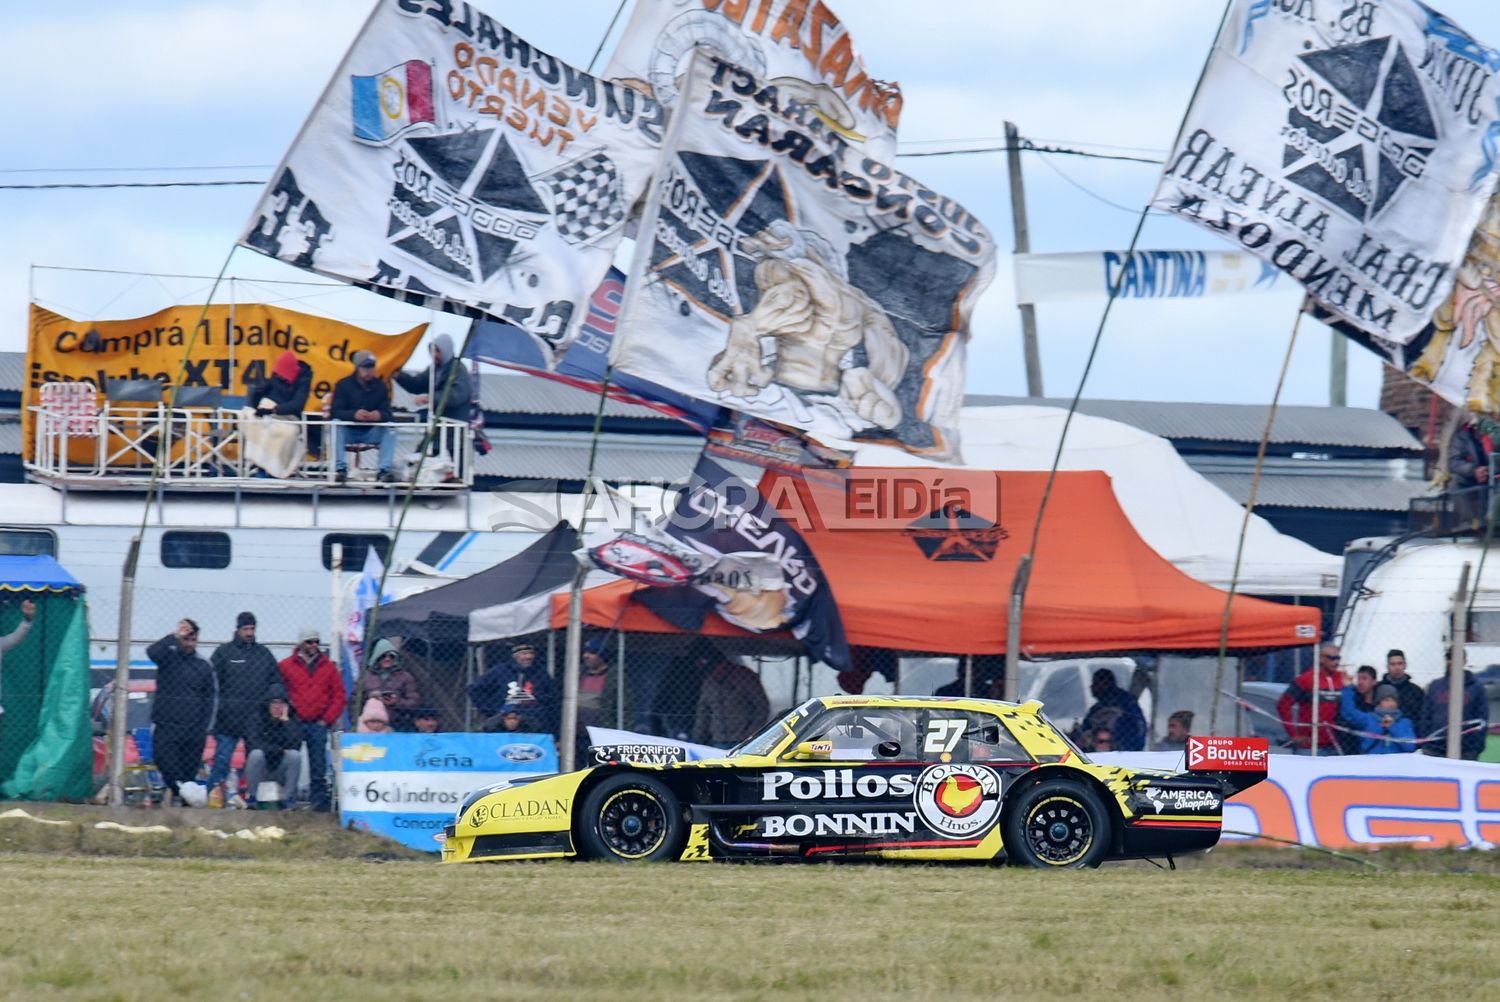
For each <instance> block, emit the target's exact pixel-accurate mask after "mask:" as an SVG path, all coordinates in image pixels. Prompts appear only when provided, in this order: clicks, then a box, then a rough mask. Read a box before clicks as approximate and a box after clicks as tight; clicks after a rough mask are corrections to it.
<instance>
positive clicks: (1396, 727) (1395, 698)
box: [1339, 685, 1417, 755]
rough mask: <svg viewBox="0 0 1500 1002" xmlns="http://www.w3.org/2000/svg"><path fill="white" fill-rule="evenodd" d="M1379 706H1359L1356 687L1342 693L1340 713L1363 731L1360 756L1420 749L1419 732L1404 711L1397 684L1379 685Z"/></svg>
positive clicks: (1377, 690)
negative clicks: (1367, 707) (1418, 747)
mask: <svg viewBox="0 0 1500 1002" xmlns="http://www.w3.org/2000/svg"><path fill="white" fill-rule="evenodd" d="M1374 697H1375V708H1374V709H1373V710H1366V709H1364V708H1363V707H1361V706H1360V705H1359V694H1358V693H1357V692H1355V690H1354V687H1353V686H1348V685H1346V686H1344V689H1343V691H1342V692H1340V693H1339V716H1340V717H1341V718H1342V719H1343V720H1345V721H1347V722H1348V723H1349V724H1350V725H1352V726H1353V727H1355V728H1356V729H1357V730H1358V731H1359V732H1360V733H1359V734H1358V735H1357V737H1358V739H1359V747H1358V748H1357V749H1356V750H1355V751H1354V752H1353V754H1356V755H1395V754H1400V753H1403V752H1414V751H1416V750H1417V740H1416V738H1417V732H1416V729H1415V728H1414V727H1413V726H1412V722H1411V721H1410V720H1408V719H1407V718H1406V715H1405V714H1403V713H1402V712H1401V697H1400V696H1399V695H1398V694H1397V693H1396V687H1395V686H1393V685H1380V686H1377V687H1376V688H1375V692H1374Z"/></svg>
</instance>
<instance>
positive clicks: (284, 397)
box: [245, 351, 323, 472]
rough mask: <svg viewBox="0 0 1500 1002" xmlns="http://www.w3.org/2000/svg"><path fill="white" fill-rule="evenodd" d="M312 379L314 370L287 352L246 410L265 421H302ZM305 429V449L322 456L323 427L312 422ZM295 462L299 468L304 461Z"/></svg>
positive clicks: (249, 399) (252, 393) (251, 395)
mask: <svg viewBox="0 0 1500 1002" xmlns="http://www.w3.org/2000/svg"><path fill="white" fill-rule="evenodd" d="M312 375H313V371H312V366H311V365H308V364H307V363H306V362H304V361H302V360H300V359H299V358H297V354H296V352H292V351H284V352H282V353H281V354H280V355H278V356H277V357H276V362H275V363H274V364H273V365H272V366H271V377H270V378H269V379H263V380H261V381H260V382H258V383H256V384H254V385H253V386H251V387H250V391H249V392H248V393H246V394H245V406H247V407H251V408H254V410H255V412H256V413H257V414H258V415H260V416H262V417H280V418H286V419H287V420H288V421H301V420H302V414H303V412H304V411H306V410H307V398H308V395H309V393H310V392H311V390H312ZM305 427H306V430H307V442H306V443H305V444H304V448H305V449H306V451H307V452H308V453H310V454H312V455H319V454H320V453H321V452H322V446H323V428H322V425H321V424H318V423H316V422H309V423H308V424H307V425H306V426H305ZM291 458H292V459H293V463H292V464H291V465H292V466H293V467H295V465H296V463H298V462H300V461H301V458H302V457H301V455H300V454H296V455H294V456H292V457H291ZM286 472H290V471H286Z"/></svg>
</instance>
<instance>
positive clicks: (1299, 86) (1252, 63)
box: [1151, 0, 1500, 342]
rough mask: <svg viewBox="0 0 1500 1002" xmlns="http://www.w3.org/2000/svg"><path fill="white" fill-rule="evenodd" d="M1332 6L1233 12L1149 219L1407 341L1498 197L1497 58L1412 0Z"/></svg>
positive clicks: (1235, 8)
mask: <svg viewBox="0 0 1500 1002" xmlns="http://www.w3.org/2000/svg"><path fill="white" fill-rule="evenodd" d="M1325 6H1326V7H1329V8H1330V9H1329V10H1328V11H1327V12H1326V15H1327V16H1326V17H1325V16H1319V17H1316V18H1315V17H1314V15H1313V14H1312V13H1311V12H1312V11H1313V5H1312V4H1310V3H1299V4H1281V3H1275V4H1272V3H1265V2H1257V0H1235V2H1234V3H1233V5H1232V7H1231V8H1230V10H1229V13H1228V16H1227V18H1226V20H1225V23H1224V29H1223V31H1222V32H1221V33H1220V36H1219V38H1218V40H1217V42H1216V43H1215V46H1214V50H1213V53H1212V56H1211V57H1210V60H1209V63H1208V68H1207V72H1206V74H1205V76H1204V78H1203V83H1202V87H1201V89H1200V90H1199V92H1198V95H1197V97H1196V99H1195V100H1194V101H1193V104H1192V107H1191V108H1189V109H1188V114H1187V117H1186V119H1185V120H1184V122H1183V128H1182V132H1181V134H1180V135H1179V136H1178V138H1177V141H1176V143H1175V144H1174V147H1173V149H1172V151H1171V152H1170V153H1169V154H1168V156H1167V161H1166V167H1165V170H1164V171H1163V174H1162V178H1161V182H1160V184H1159V185H1158V187H1157V189H1156V194H1155V196H1154V197H1153V199H1152V203H1151V204H1152V205H1153V206H1155V207H1156V208H1159V209H1162V210H1164V211H1166V212H1169V213H1172V214H1174V215H1177V216H1181V217H1182V218H1184V219H1190V220H1192V221H1194V222H1196V223H1199V224H1200V225H1203V226H1206V227H1209V228H1210V229H1213V230H1216V231H1218V232H1219V233H1220V234H1222V235H1223V236H1224V237H1225V238H1226V239H1228V240H1230V241H1231V242H1233V243H1236V244H1238V245H1239V246H1240V247H1242V248H1243V249H1245V250H1248V251H1250V252H1251V253H1254V254H1256V255H1258V256H1260V257H1262V258H1264V259H1266V260H1267V261H1269V262H1271V263H1272V264H1273V265H1275V266H1276V267H1277V268H1279V269H1280V270H1282V271H1284V272H1286V273H1287V274H1288V275H1290V276H1291V277H1292V278H1294V279H1296V280H1297V281H1298V282H1300V283H1302V285H1303V286H1305V287H1306V288H1307V291H1308V293H1309V294H1310V295H1311V296H1312V297H1313V298H1314V299H1315V300H1317V302H1319V303H1321V304H1323V305H1324V306H1326V307H1327V308H1328V309H1330V310H1332V311H1333V312H1335V313H1337V314H1339V315H1340V316H1342V317H1344V318H1345V319H1347V320H1348V321H1349V322H1351V323H1353V324H1355V325H1356V326H1358V327H1360V328H1361V329H1363V330H1365V331H1368V332H1370V333H1372V334H1376V335H1379V336H1381V337H1384V338H1387V339H1389V340H1392V341H1399V342H1405V341H1408V340H1410V339H1411V338H1412V337H1414V336H1415V335H1416V334H1417V332H1418V331H1420V330H1421V329H1422V328H1423V326H1425V325H1426V323H1427V321H1428V319H1429V317H1430V316H1431V315H1432V313H1433V311H1434V310H1436V309H1437V308H1438V306H1439V305H1441V304H1442V302H1443V299H1444V297H1446V296H1447V295H1448V292H1449V290H1450V289H1451V288H1452V286H1453V278H1454V273H1455V271H1456V270H1457V268H1458V266H1459V262H1460V260H1461V259H1462V257H1463V254H1464V249H1465V247H1467V246H1468V243H1469V235H1470V234H1471V233H1472V232H1473V231H1474V227H1475V224H1476V223H1478V221H1479V215H1480V212H1481V211H1482V210H1483V208H1484V203H1485V200H1486V199H1487V198H1488V197H1489V193H1490V189H1491V187H1492V185H1493V180H1494V177H1493V175H1494V169H1495V160H1496V142H1497V139H1500V119H1497V114H1500V110H1497V104H1496V96H1497V94H1500V82H1497V80H1496V78H1495V73H1496V70H1497V68H1500V53H1497V52H1496V51H1495V50H1494V49H1490V48H1488V47H1486V46H1484V45H1481V44H1480V43H1478V42H1476V41H1475V40H1474V39H1473V38H1470V37H1469V36H1468V35H1466V34H1465V33H1464V32H1463V31H1462V30H1461V29H1460V28H1458V26H1457V25H1455V24H1453V22H1451V21H1449V20H1448V19H1447V18H1445V17H1443V16H1442V15H1440V14H1438V13H1436V12H1435V11H1433V10H1431V9H1430V8H1428V7H1426V6H1425V5H1423V4H1421V3H1419V2H1417V0H1385V2H1383V3H1362V4H1345V5H1343V7H1342V9H1337V8H1338V7H1339V5H1336V4H1335V5H1320V6H1319V7H1318V8H1317V10H1318V12H1319V14H1320V15H1322V14H1324V13H1325V12H1324V11H1323V7H1325Z"/></svg>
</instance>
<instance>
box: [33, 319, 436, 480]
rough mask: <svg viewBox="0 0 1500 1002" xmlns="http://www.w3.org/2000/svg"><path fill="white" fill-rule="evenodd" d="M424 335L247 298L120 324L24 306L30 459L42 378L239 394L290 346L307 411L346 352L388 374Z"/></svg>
mask: <svg viewBox="0 0 1500 1002" xmlns="http://www.w3.org/2000/svg"><path fill="white" fill-rule="evenodd" d="M426 332H427V325H426V324H420V325H418V326H416V327H413V328H412V329H411V330H408V331H403V332H402V333H400V334H377V333H375V332H374V331H368V330H365V329H364V328H362V327H355V326H352V325H350V324H346V323H341V322H339V321H337V320H329V319H327V318H326V317H315V316H312V315H310V314H306V313H297V312H295V311H293V310H284V309H280V308H278V307H275V306H264V305H260V304H255V303H239V304H236V305H233V306H230V305H224V306H209V307H207V308H206V309H205V308H204V307H203V306H201V305H197V306H191V305H188V306H173V307H170V308H168V309H165V310H160V311H158V312H156V313H152V314H150V315H148V316H144V317H135V318H133V319H129V320H74V319H72V318H70V317H65V316H63V315H61V314H59V313H53V312H51V311H50V310H45V309H42V308H41V307H40V306H36V305H33V306H32V307H31V318H30V330H29V338H28V340H27V346H26V388H25V393H24V399H23V410H22V425H23V431H24V435H25V455H26V458H27V459H31V458H32V453H33V450H34V449H35V442H34V441H33V436H32V433H31V424H32V420H31V419H32V411H31V408H32V407H34V406H35V405H36V404H37V403H38V402H39V398H40V394H41V387H42V386H43V385H44V384H46V383H60V382H88V383H92V384H94V385H95V386H96V387H98V388H99V394H100V402H101V403H102V402H103V398H104V390H105V387H106V385H107V384H108V382H109V381H110V380H114V379H155V380H157V381H158V382H160V383H161V384H162V387H163V390H164V392H165V391H166V388H167V387H170V386H185V387H214V386H216V387H218V388H219V389H221V390H223V391H224V393H225V394H226V395H243V394H245V393H246V392H247V391H248V390H249V389H250V388H251V387H253V386H254V385H255V384H257V383H259V382H261V381H263V380H265V379H268V378H270V375H271V366H272V364H273V363H274V362H275V361H276V358H277V356H278V355H280V354H281V353H282V352H284V351H290V352H292V353H293V354H295V355H296V356H297V358H298V359H299V360H300V361H303V362H306V363H307V364H308V365H309V366H310V367H311V368H312V392H311V393H309V394H308V398H307V409H308V410H309V411H312V410H317V409H318V408H319V406H320V401H321V399H322V398H323V396H325V395H326V394H328V393H331V392H332V391H333V385H334V384H335V383H337V382H338V381H339V380H340V379H342V378H344V377H345V376H347V375H349V374H350V373H351V372H353V371H354V362H353V358H354V354H355V352H358V351H368V352H371V353H373V354H374V355H375V358H376V371H378V372H379V374H380V378H382V379H385V380H389V379H390V377H391V374H392V373H394V372H395V371H396V370H397V369H399V368H401V366H402V365H403V364H404V363H405V362H406V360H407V359H408V358H410V357H411V353H412V351H413V350H415V348H416V347H417V345H418V344H419V343H420V342H421V340H422V335H423V334H425V333H426Z"/></svg>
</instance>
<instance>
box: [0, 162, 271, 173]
mask: <svg viewBox="0 0 1500 1002" xmlns="http://www.w3.org/2000/svg"><path fill="white" fill-rule="evenodd" d="M275 166H276V165H275V164H202V165H199V166H197V167H0V174H129V173H136V172H140V171H162V172H176V171H185V170H270V169H271V168H272V167H275Z"/></svg>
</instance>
